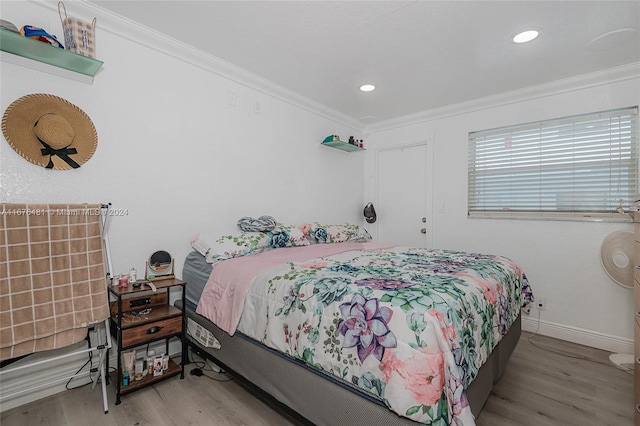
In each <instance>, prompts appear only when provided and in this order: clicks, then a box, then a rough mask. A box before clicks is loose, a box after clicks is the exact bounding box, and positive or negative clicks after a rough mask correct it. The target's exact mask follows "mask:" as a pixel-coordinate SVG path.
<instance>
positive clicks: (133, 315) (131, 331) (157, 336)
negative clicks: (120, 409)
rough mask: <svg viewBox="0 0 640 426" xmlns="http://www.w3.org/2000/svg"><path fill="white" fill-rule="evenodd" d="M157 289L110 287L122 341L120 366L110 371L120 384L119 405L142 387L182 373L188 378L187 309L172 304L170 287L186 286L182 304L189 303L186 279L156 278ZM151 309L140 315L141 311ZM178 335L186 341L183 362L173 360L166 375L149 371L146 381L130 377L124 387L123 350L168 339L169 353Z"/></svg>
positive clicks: (113, 324)
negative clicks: (170, 301) (170, 344)
mask: <svg viewBox="0 0 640 426" xmlns="http://www.w3.org/2000/svg"><path fill="white" fill-rule="evenodd" d="M153 284H154V285H155V286H156V289H157V290H156V291H155V292H153V291H152V290H151V289H150V288H149V287H148V286H146V285H143V286H142V287H140V288H133V286H132V285H131V284H130V285H129V286H128V287H118V286H109V293H110V294H111V295H113V296H115V297H114V300H112V301H110V302H109V305H110V308H111V334H113V335H114V337H115V338H116V339H117V340H118V368H117V369H116V371H115V372H112V373H110V376H111V379H112V380H113V381H114V382H115V386H116V405H118V404H120V396H121V395H126V394H128V393H131V392H133V391H136V390H138V389H140V388H143V387H146V386H149V385H152V384H154V383H157V382H159V381H161V380H165V379H167V378H169V377H173V376H175V375H177V374H180V378H181V379H184V365H185V363H186V361H187V340H186V338H185V336H186V317H185V312H184V310H180V309H178V308H176V307H174V306H171V305H170V304H169V290H170V289H171V288H172V287H182V306H186V304H185V286H186V285H187V283H186V282H184V281H181V280H176V279H170V280H162V281H153ZM146 309H150V312H148V313H145V314H143V315H140V314H139V313H140V312H141V311H144V310H146ZM172 337H177V338H179V339H180V342H181V343H182V354H181V361H180V365H178V364H176V363H175V362H173V360H169V367H168V369H167V370H165V371H164V372H163V374H162V375H158V376H154V375H153V374H147V375H146V376H145V377H144V378H143V379H142V380H134V378H133V377H131V378H130V380H129V385H128V386H123V384H122V379H123V370H124V368H123V365H122V353H123V352H124V351H126V350H128V349H133V348H135V347H138V346H142V345H146V344H148V343H151V342H154V341H157V340H161V339H164V340H165V354H168V353H169V339H171V338H172ZM107 371H109V355H108V354H107Z"/></svg>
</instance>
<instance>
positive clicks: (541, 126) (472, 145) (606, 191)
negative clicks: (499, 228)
mask: <svg viewBox="0 0 640 426" xmlns="http://www.w3.org/2000/svg"><path fill="white" fill-rule="evenodd" d="M468 179H469V187H468V188H469V189H468V190H469V192H468V208H469V217H500V218H506V217H511V218H555V219H563V218H566V219H594V218H595V219H598V218H618V219H622V218H624V219H629V215H628V214H626V213H628V212H629V208H630V207H631V206H632V204H633V203H634V202H635V201H636V198H637V195H638V107H633V108H625V109H618V110H613V111H605V112H599V113H593V114H585V115H579V116H575V117H565V118H559V119H555V120H546V121H540V122H536V123H528V124H521V125H516V126H509V127H504V128H500V129H492V130H483V131H479V132H472V133H469V174H468Z"/></svg>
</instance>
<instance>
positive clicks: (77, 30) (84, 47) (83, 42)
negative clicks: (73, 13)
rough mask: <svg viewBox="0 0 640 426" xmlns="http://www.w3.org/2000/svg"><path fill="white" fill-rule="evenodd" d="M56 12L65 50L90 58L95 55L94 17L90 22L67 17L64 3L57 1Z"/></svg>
mask: <svg viewBox="0 0 640 426" xmlns="http://www.w3.org/2000/svg"><path fill="white" fill-rule="evenodd" d="M58 13H59V14H60V21H61V22H62V31H63V32H64V47H65V49H66V50H71V51H72V52H76V53H79V54H80V55H83V56H88V57H90V58H95V57H96V36H95V29H96V18H93V21H92V22H91V23H89V22H85V21H82V20H80V19H78V18H73V17H68V16H67V9H66V7H65V6H64V3H62V2H59V3H58Z"/></svg>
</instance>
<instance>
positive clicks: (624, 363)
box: [609, 354, 635, 371]
mask: <svg viewBox="0 0 640 426" xmlns="http://www.w3.org/2000/svg"><path fill="white" fill-rule="evenodd" d="M609 361H611V363H612V364H613V365H615V366H616V367H618V368H619V369H621V370H625V371H633V365H634V364H635V362H634V359H633V354H611V355H609Z"/></svg>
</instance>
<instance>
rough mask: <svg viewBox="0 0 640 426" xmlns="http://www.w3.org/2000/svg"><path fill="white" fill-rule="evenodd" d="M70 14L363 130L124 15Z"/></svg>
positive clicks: (37, 0) (52, 5) (77, 4)
mask: <svg viewBox="0 0 640 426" xmlns="http://www.w3.org/2000/svg"><path fill="white" fill-rule="evenodd" d="M31 1H32V2H33V3H34V4H37V5H39V6H41V7H43V8H45V9H48V10H50V11H55V13H56V14H57V13H58V9H57V4H58V3H57V2H51V1H45V0H31ZM73 14H74V16H76V17H78V18H79V19H83V20H87V21H90V20H91V19H93V17H97V18H98V20H97V22H98V25H97V28H98V29H99V31H105V32H108V33H110V34H113V35H115V36H117V37H121V38H123V39H125V40H128V41H130V42H131V43H134V44H138V45H140V46H144V47H146V48H148V49H152V50H155V51H157V52H160V53H162V54H165V55H167V56H170V57H172V58H175V59H178V60H180V61H183V62H185V63H188V64H190V65H193V66H195V67H198V68H200V69H202V70H205V71H208V72H210V73H212V74H215V75H217V76H220V77H223V78H225V79H227V80H230V81H232V82H234V83H237V84H240V85H242V86H245V87H247V88H249V89H253V90H255V91H257V92H260V93H263V94H265V95H267V96H271V97H273V98H276V99H278V100H280V101H283V102H286V103H288V104H290V105H293V106H295V107H297V108H300V109H302V110H305V111H307V112H310V113H312V114H315V115H318V116H320V117H323V118H326V119H328V120H331V121H334V122H336V123H338V124H342V125H344V126H347V127H349V128H351V129H353V130H355V131H357V132H362V130H363V129H364V124H363V123H362V122H361V121H359V120H356V119H354V118H353V117H350V116H348V115H346V114H343V113H341V112H338V111H336V110H334V109H332V108H329V107H327V106H325V105H322V104H320V103H318V102H315V101H313V100H311V99H309V98H307V97H305V96H302V95H300V94H298V93H296V92H293V91H291V90H289V89H286V88H284V87H282V86H280V85H277V84H275V83H273V82H272V81H270V80H267V79H265V78H262V77H260V76H258V75H256V74H253V73H251V72H249V71H247V70H245V69H243V68H240V67H238V66H236V65H233V64H231V63H229V62H226V61H224V60H222V59H220V58H218V57H215V56H213V55H211V54H208V53H205V52H203V51H201V50H199V49H196V48H194V47H193V46H190V45H188V44H186V43H183V42H181V41H178V40H176V39H174V38H171V37H168V36H167V35H165V34H163V33H161V32H159V31H156V30H154V29H152V28H149V27H146V26H144V25H142V24H140V23H138V22H135V21H133V20H131V19H128V18H126V17H124V16H121V15H118V14H115V13H113V12H111V11H109V10H106V9H104V8H102V7H100V6H98V5H96V4H93V3H90V2H88V1H86V0H78V1H74V2H73ZM98 43H99V41H98ZM105 65H106V64H105ZM105 71H106V70H105Z"/></svg>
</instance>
